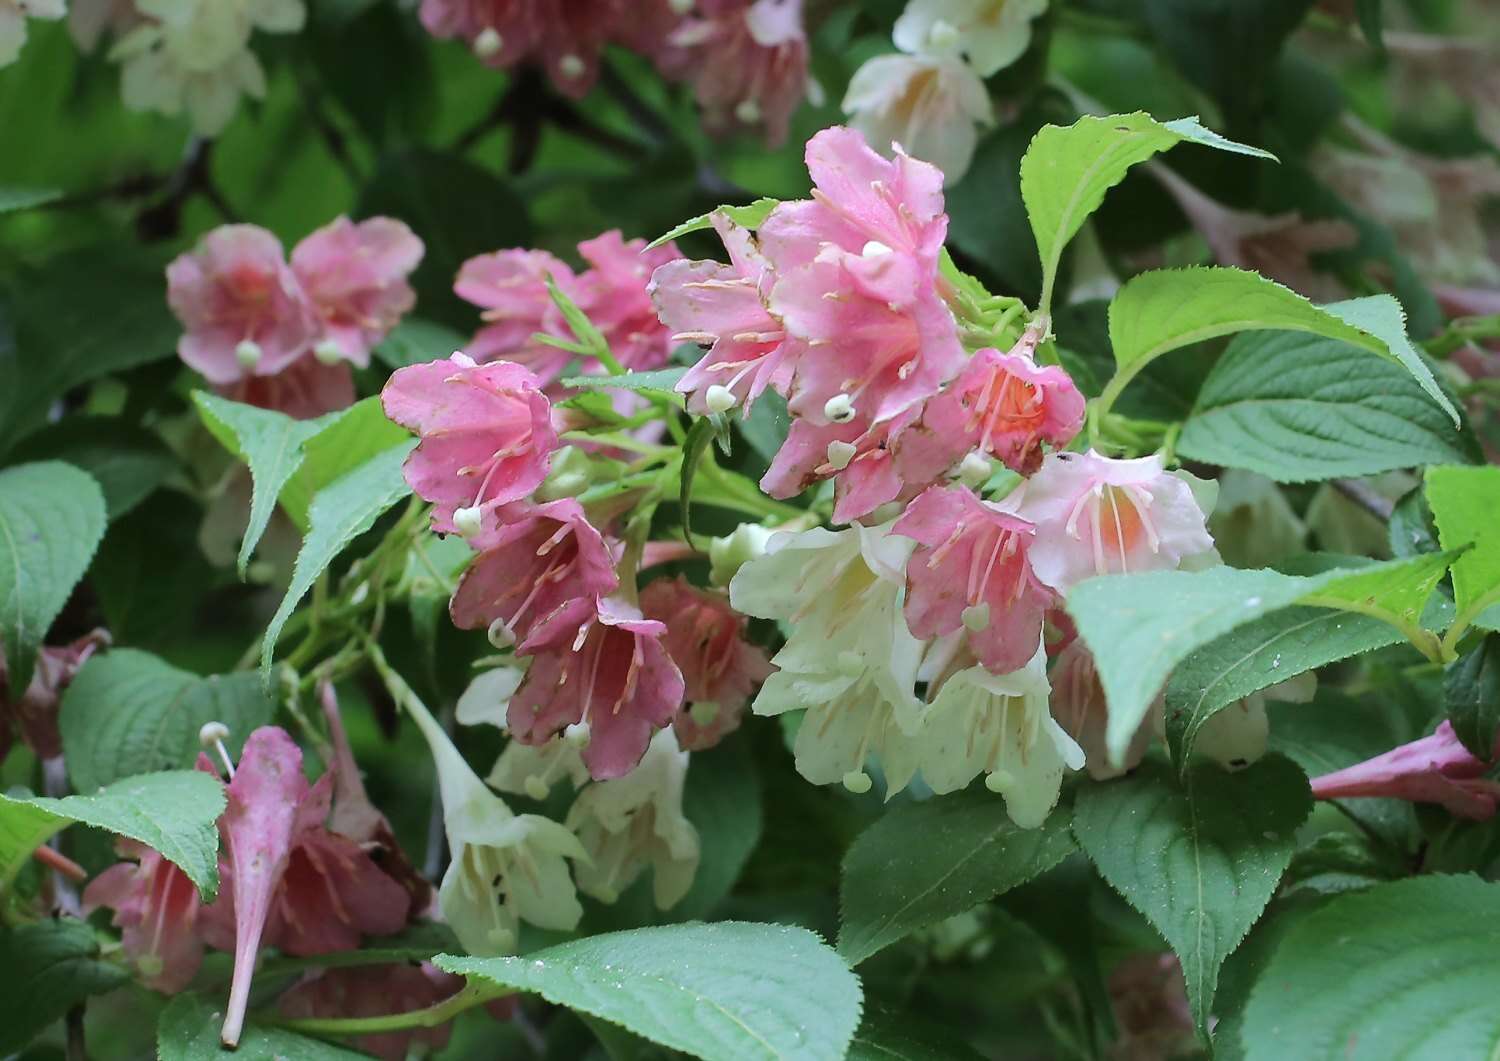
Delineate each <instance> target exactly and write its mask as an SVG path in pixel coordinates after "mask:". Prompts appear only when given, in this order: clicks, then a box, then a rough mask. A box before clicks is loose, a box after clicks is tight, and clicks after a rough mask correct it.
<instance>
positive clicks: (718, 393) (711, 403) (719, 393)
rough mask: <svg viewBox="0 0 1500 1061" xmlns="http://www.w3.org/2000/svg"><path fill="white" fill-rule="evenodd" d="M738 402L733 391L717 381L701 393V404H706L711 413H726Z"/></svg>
mask: <svg viewBox="0 0 1500 1061" xmlns="http://www.w3.org/2000/svg"><path fill="white" fill-rule="evenodd" d="M739 403H740V401H739V399H738V398H736V397H735V396H734V391H732V390H730V389H729V388H728V387H725V386H723V385H722V384H719V383H715V384H714V385H713V386H711V387H709V388H708V390H707V391H706V392H705V393H704V395H703V404H704V405H706V406H708V411H709V412H711V413H727V412H729V410H731V409H733V408H734V407H735V406H736V405H738V404H739Z"/></svg>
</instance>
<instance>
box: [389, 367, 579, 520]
mask: <svg viewBox="0 0 1500 1061" xmlns="http://www.w3.org/2000/svg"><path fill="white" fill-rule="evenodd" d="M380 401H381V405H382V407H383V408H384V409H385V415H386V416H387V417H389V418H390V419H391V420H394V421H395V422H396V423H398V424H400V425H402V426H403V427H405V428H407V429H409V430H411V431H413V432H415V433H416V434H418V435H420V436H421V439H422V441H421V442H419V443H418V444H417V448H416V449H414V450H412V452H411V456H409V457H407V459H406V468H405V472H406V481H407V482H408V483H410V484H411V488H412V490H413V491H415V492H416V493H417V494H418V496H420V497H423V498H425V499H426V500H428V501H431V502H433V503H434V504H435V505H436V506H437V507H436V508H435V509H434V511H433V514H432V525H433V528H434V529H436V530H437V531H439V532H440V533H450V532H454V531H459V532H462V533H464V534H465V535H466V536H469V537H472V536H473V535H474V534H475V533H477V532H478V529H479V526H480V523H481V522H482V519H483V516H484V514H485V513H486V512H488V511H490V510H493V509H495V508H498V507H499V506H501V505H505V504H508V503H510V502H512V501H519V500H521V499H522V498H524V497H526V496H527V495H528V494H530V493H531V492H532V491H533V490H535V489H536V488H537V487H538V486H540V485H541V484H542V480H544V479H545V478H546V477H547V467H548V463H549V461H550V460H551V455H552V451H553V450H554V449H556V448H557V431H556V430H555V429H554V428H553V426H552V404H551V403H550V402H549V401H548V400H547V397H546V395H544V394H543V393H542V392H541V389H540V385H539V383H538V380H537V378H536V377H535V376H533V375H532V374H531V373H530V372H528V371H526V369H524V368H522V367H521V366H520V365H515V364H511V363H510V362H508V361H500V362H496V363H494V364H489V365H476V364H475V363H474V361H473V359H471V358H469V357H468V356H466V355H464V354H454V355H453V357H452V358H450V359H448V360H444V361H429V362H427V363H426V364H421V365H408V366H407V367H405V368H402V369H398V370H397V371H396V372H395V374H394V375H392V376H391V378H390V379H389V380H388V381H387V382H386V385H385V387H384V389H383V390H382V391H381V393H380ZM455 521H458V522H455Z"/></svg>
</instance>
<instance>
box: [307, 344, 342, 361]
mask: <svg viewBox="0 0 1500 1061" xmlns="http://www.w3.org/2000/svg"><path fill="white" fill-rule="evenodd" d="M313 357H315V358H317V359H318V364H320V365H328V366H329V367H332V366H334V365H336V364H338V363H339V362H340V361H342V360H344V348H343V347H341V346H340V345H339V344H338V343H336V342H334V341H333V340H332V339H324V340H323V341H322V342H321V343H319V344H318V345H317V346H315V347H313Z"/></svg>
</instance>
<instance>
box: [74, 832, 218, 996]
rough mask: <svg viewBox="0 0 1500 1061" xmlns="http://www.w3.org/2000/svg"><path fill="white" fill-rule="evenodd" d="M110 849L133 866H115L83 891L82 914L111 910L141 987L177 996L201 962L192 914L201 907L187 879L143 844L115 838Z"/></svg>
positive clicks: (195, 915)
mask: <svg viewBox="0 0 1500 1061" xmlns="http://www.w3.org/2000/svg"><path fill="white" fill-rule="evenodd" d="M115 850H116V851H118V852H119V853H120V855H121V856H123V857H125V858H133V859H135V860H136V861H134V862H117V863H115V864H114V865H113V866H110V867H109V869H107V870H105V871H104V872H103V873H101V874H99V876H97V877H95V878H94V879H93V880H92V881H91V882H90V883H89V886H88V887H87V888H85V889H84V890H83V909H84V912H85V913H92V912H93V911H94V910H97V909H99V908H100V907H109V908H110V909H112V910H114V918H113V921H112V922H111V923H112V924H113V925H114V926H115V927H116V928H118V929H121V933H120V943H121V945H122V946H123V947H124V949H125V955H126V957H128V958H129V959H130V961H131V963H132V964H133V965H134V966H135V968H136V970H137V971H138V972H139V974H140V976H141V982H142V983H143V984H145V985H146V986H147V987H150V988H153V989H154V990H157V991H162V992H166V993H168V994H172V993H175V992H178V991H181V990H182V989H183V988H185V987H187V985H188V984H189V983H190V982H191V981H192V979H193V977H194V976H196V975H197V974H198V967H199V966H200V965H201V964H202V963H203V937H202V935H201V934H200V932H199V928H198V914H199V912H200V911H201V910H202V908H203V904H202V903H201V902H200V901H199V900H198V889H197V887H196V886H195V885H194V884H193V882H192V881H191V880H189V879H188V875H187V874H186V873H184V872H182V870H180V869H178V868H177V866H175V865H174V864H173V863H171V862H168V861H167V860H166V859H165V858H162V856H161V855H159V854H157V853H156V852H155V851H153V850H152V849H151V848H149V847H147V846H146V845H145V844H142V843H139V842H137V841H135V840H126V839H124V838H121V839H119V840H116V841H115Z"/></svg>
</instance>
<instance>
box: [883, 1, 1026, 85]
mask: <svg viewBox="0 0 1500 1061" xmlns="http://www.w3.org/2000/svg"><path fill="white" fill-rule="evenodd" d="M1045 10H1047V0H908V3H907V5H906V10H905V11H903V12H902V13H901V17H900V18H898V19H897V20H896V27H895V31H894V33H893V34H892V36H893V38H894V40H895V42H896V47H898V48H900V49H901V50H902V51H903V52H910V53H912V54H913V55H919V54H955V53H962V55H963V56H964V58H965V59H967V60H968V61H969V65H970V66H972V67H973V68H974V70H975V72H976V73H978V74H979V75H980V76H981V77H989V76H990V75H991V74H993V73H996V72H997V71H999V70H1001V69H1003V68H1005V67H1007V66H1009V65H1010V64H1011V63H1013V62H1015V61H1016V60H1017V59H1019V58H1021V56H1022V54H1024V53H1025V51H1026V49H1027V47H1028V46H1029V45H1030V44H1031V23H1032V21H1033V20H1034V19H1035V18H1036V17H1037V16H1038V15H1040V14H1041V13H1042V12H1043V11H1045Z"/></svg>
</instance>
